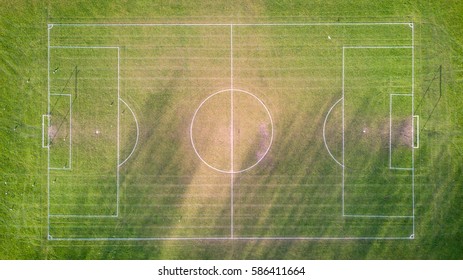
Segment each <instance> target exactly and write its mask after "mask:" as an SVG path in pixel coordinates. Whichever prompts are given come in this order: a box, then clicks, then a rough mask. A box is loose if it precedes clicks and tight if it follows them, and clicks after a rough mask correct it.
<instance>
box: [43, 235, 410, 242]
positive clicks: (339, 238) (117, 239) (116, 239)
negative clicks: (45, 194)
mask: <svg viewBox="0 0 463 280" xmlns="http://www.w3.org/2000/svg"><path fill="white" fill-rule="evenodd" d="M413 236H414V235H413ZM410 239H413V238H411V236H407V237H235V238H233V239H232V238H230V237H152V238H150V237H146V238H145V237H141V238H135V237H134V238H130V237H127V238H123V237H121V238H118V237H109V238H83V237H76V238H60V237H58V238H56V237H52V236H51V235H49V238H48V240H50V241H109V240H112V241H188V240H192V241H194V240H197V241H201V240H202V241H206V240H211V241H213V240H249V241H256V240H410Z"/></svg>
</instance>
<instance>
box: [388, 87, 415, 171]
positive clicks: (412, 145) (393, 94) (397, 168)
mask: <svg viewBox="0 0 463 280" xmlns="http://www.w3.org/2000/svg"><path fill="white" fill-rule="evenodd" d="M397 96H399V97H404V96H405V97H410V98H412V99H413V96H412V95H411V94H398V93H391V94H389V169H391V170H411V169H412V168H413V167H397V166H393V163H392V111H393V104H394V101H393V100H394V98H393V97H397ZM412 102H413V100H412ZM412 114H413V111H412ZM412 122H413V120H412ZM412 135H413V123H412ZM411 141H412V143H411V146H410V147H414V144H415V143H414V141H415V140H414V136H412V137H411Z"/></svg>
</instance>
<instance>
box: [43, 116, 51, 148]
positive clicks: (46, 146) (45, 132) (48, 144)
mask: <svg viewBox="0 0 463 280" xmlns="http://www.w3.org/2000/svg"><path fill="white" fill-rule="evenodd" d="M45 118H47V123H48V118H50V115H48V114H47V115H42V148H50V143H49V141H50V139H49V137H48V126H47V129H46V131H45ZM45 135H47V136H46V138H47V145H45Z"/></svg>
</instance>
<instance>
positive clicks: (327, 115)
mask: <svg viewBox="0 0 463 280" xmlns="http://www.w3.org/2000/svg"><path fill="white" fill-rule="evenodd" d="M341 101H342V98H340V99H339V100H338V101H336V102H335V103H334V104H333V106H331V108H330V109H329V110H328V113H327V114H326V117H325V121H324V122H323V142H324V143H325V148H326V150H327V151H328V153H329V154H330V156H331V158H332V159H333V160H334V161H335V162H336V163H337V164H339V165H340V166H341V167H344V165H343V164H342V163H340V162H339V161H338V160H337V159H336V158H335V157H334V156H333V154H332V153H331V151H330V148H329V147H328V144H327V143H326V133H325V132H326V131H325V130H326V122H327V120H328V117H329V116H330V114H331V111H332V110H333V108H334V107H335V106H336V105H338V103H339V102H341Z"/></svg>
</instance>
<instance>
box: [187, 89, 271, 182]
mask: <svg viewBox="0 0 463 280" xmlns="http://www.w3.org/2000/svg"><path fill="white" fill-rule="evenodd" d="M190 137H191V144H192V146H193V149H194V151H195V153H196V155H197V156H198V157H199V159H200V160H201V161H202V162H203V163H204V164H206V165H207V166H209V167H210V168H212V169H214V170H216V171H219V172H223V173H240V172H244V171H246V170H249V169H251V168H253V167H255V166H256V165H257V164H259V163H260V162H261V161H262V160H263V159H264V157H265V156H266V155H267V153H268V151H269V150H270V146H271V144H272V141H273V122H272V117H271V115H270V112H269V110H268V108H267V107H266V106H265V104H264V103H263V102H262V100H260V99H259V98H258V97H257V96H255V95H254V94H252V93H250V92H247V91H244V90H238V89H233V90H231V89H226V90H221V91H218V92H216V93H214V94H211V95H210V96H209V97H207V98H206V99H205V100H204V101H203V102H201V104H200V105H199V106H198V108H197V109H196V111H195V114H194V115H193V119H192V122H191V126H190Z"/></svg>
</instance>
